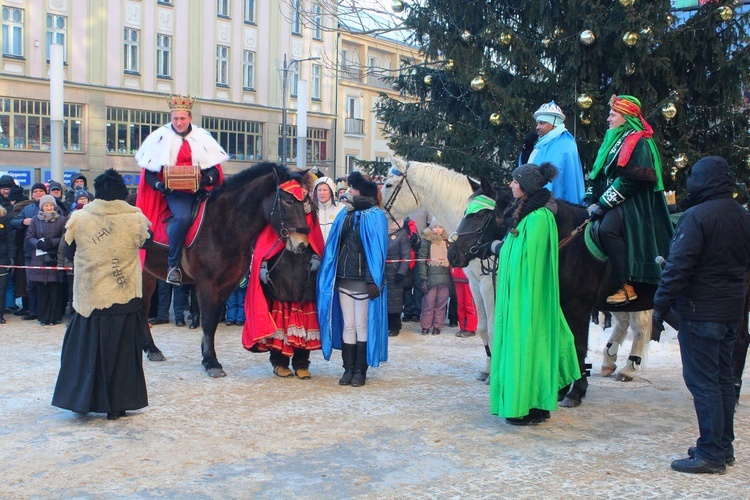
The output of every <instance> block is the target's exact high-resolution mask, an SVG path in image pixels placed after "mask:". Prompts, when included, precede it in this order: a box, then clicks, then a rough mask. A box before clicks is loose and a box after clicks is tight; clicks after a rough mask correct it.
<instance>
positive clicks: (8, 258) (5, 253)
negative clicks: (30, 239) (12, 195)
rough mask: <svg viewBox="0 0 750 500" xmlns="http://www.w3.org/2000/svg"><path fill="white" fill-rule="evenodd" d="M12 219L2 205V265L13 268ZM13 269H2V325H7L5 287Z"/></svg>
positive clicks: (0, 322)
mask: <svg viewBox="0 0 750 500" xmlns="http://www.w3.org/2000/svg"><path fill="white" fill-rule="evenodd" d="M9 219H10V217H9V216H8V212H7V211H6V210H5V207H3V206H1V205H0V265H3V266H12V265H13V259H15V257H16V240H15V236H14V235H13V230H12V229H11V228H10V223H9ZM10 271H11V268H9V267H0V291H1V292H2V295H0V297H2V300H3V304H2V307H0V325H4V324H5V318H4V317H3V313H4V312H5V307H4V306H5V304H4V301H5V287H6V286H7V285H8V278H9V277H10Z"/></svg>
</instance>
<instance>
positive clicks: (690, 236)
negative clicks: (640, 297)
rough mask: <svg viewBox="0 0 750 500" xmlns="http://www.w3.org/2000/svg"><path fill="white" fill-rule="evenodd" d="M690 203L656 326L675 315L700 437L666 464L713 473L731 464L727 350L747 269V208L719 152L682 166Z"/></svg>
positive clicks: (659, 297)
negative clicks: (737, 195)
mask: <svg viewBox="0 0 750 500" xmlns="http://www.w3.org/2000/svg"><path fill="white" fill-rule="evenodd" d="M687 188H688V192H689V197H690V203H691V204H692V207H691V208H689V209H688V210H686V211H685V213H684V214H682V217H681V218H680V220H679V222H678V223H677V227H676V228H675V232H674V237H673V238H672V241H671V243H670V246H669V258H668V259H667V263H666V266H665V268H664V271H663V272H662V274H661V279H660V282H659V288H658V290H657V291H656V295H655V296H654V316H653V321H654V329H655V330H656V331H661V330H663V329H664V327H663V326H662V321H663V318H664V316H666V314H667V313H668V312H669V310H670V309H671V308H674V309H675V311H676V312H677V314H678V315H679V317H680V325H679V333H678V337H677V338H678V340H679V342H680V355H681V357H682V374H683V378H684V379H685V385H686V386H687V388H688V390H689V391H690V393H691V394H692V395H693V404H694V406H695V413H696V415H697V417H698V429H699V432H700V437H699V438H698V441H697V443H696V445H695V446H694V447H691V448H689V449H688V458H684V459H681V460H675V461H673V462H672V469H674V470H676V471H679V472H689V473H718V474H722V473H724V471H725V470H726V465H733V464H734V446H733V444H732V443H733V441H734V406H735V392H734V377H733V375H732V350H733V347H734V343H735V340H736V332H737V327H738V325H739V323H740V321H741V319H742V314H743V311H744V304H745V287H746V283H745V279H746V276H747V274H748V272H750V214H749V213H748V212H747V211H746V210H745V209H744V208H742V207H741V206H740V205H739V204H738V203H737V202H735V201H734V200H733V199H732V193H733V191H734V182H733V181H732V178H731V172H730V169H729V164H728V163H727V161H726V160H725V159H724V158H721V157H719V156H708V157H706V158H702V159H701V160H699V161H698V162H697V163H696V164H695V165H694V166H693V167H692V168H691V169H690V171H689V172H688V175H687Z"/></svg>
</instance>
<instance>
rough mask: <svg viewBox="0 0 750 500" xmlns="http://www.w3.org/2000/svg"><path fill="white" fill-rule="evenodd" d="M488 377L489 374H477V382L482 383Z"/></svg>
mask: <svg viewBox="0 0 750 500" xmlns="http://www.w3.org/2000/svg"><path fill="white" fill-rule="evenodd" d="M489 377H490V374H489V373H487V372H479V375H477V380H479V381H480V382H484V381H485V380H487V379H488V378H489Z"/></svg>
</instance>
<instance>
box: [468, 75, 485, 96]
mask: <svg viewBox="0 0 750 500" xmlns="http://www.w3.org/2000/svg"><path fill="white" fill-rule="evenodd" d="M483 89H484V78H482V77H481V76H477V77H476V78H474V79H473V80H472V81H471V90H475V91H477V92H479V91H480V90H483Z"/></svg>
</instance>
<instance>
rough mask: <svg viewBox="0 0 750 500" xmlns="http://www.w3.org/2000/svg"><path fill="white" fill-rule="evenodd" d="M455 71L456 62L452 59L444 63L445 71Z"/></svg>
mask: <svg viewBox="0 0 750 500" xmlns="http://www.w3.org/2000/svg"><path fill="white" fill-rule="evenodd" d="M454 69H456V61H454V60H453V59H448V61H447V62H446V63H445V71H453V70H454Z"/></svg>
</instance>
